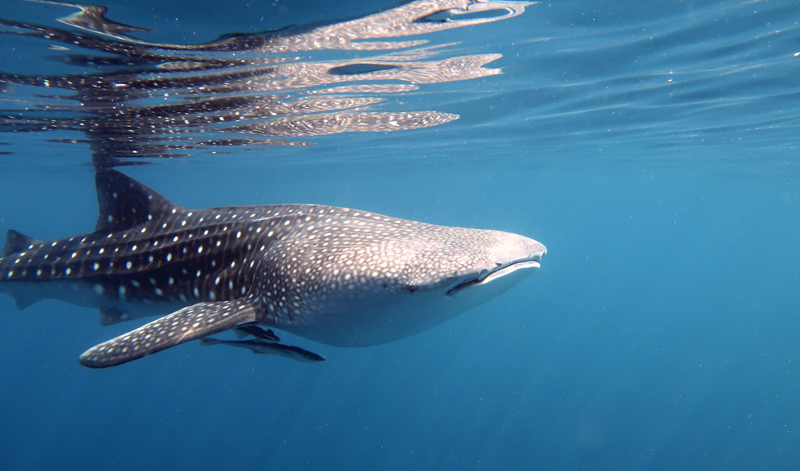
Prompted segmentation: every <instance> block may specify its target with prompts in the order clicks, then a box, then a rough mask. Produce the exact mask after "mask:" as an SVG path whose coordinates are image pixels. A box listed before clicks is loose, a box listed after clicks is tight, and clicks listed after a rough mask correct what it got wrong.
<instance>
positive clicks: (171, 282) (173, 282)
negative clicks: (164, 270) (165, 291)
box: [167, 277, 175, 285]
mask: <svg viewBox="0 0 800 471" xmlns="http://www.w3.org/2000/svg"><path fill="white" fill-rule="evenodd" d="M167 283H169V284H170V285H173V284H175V279H174V278H172V277H169V280H167Z"/></svg>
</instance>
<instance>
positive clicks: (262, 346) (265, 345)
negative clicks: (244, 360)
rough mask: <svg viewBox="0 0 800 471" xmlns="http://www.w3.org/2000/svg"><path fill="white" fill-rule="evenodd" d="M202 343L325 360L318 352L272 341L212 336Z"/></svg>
mask: <svg viewBox="0 0 800 471" xmlns="http://www.w3.org/2000/svg"><path fill="white" fill-rule="evenodd" d="M200 345H228V346H229V347H239V348H247V349H249V350H251V351H252V352H253V353H256V354H261V355H277V356H281V357H285V358H289V359H291V360H295V361H303V362H315V361H325V359H324V358H322V357H321V356H319V355H317V354H316V353H312V352H309V351H308V350H304V349H302V348H300V347H295V346H292V345H282V344H280V343H270V342H265V341H263V340H219V339H214V338H211V337H204V338H201V339H200Z"/></svg>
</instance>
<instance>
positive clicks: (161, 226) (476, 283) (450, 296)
mask: <svg viewBox="0 0 800 471" xmlns="http://www.w3.org/2000/svg"><path fill="white" fill-rule="evenodd" d="M96 185H97V195H98V201H99V206H100V216H99V219H98V222H97V227H96V231H95V232H92V233H88V234H83V235H79V236H75V237H70V238H66V239H59V240H54V241H47V242H42V241H38V240H35V239H32V238H29V237H27V236H24V235H22V234H20V233H18V232H15V231H9V234H8V242H7V246H6V248H5V250H4V251H3V256H2V258H0V291H3V292H6V293H9V294H10V295H11V296H12V297H13V298H14V300H15V302H16V304H17V306H18V307H20V308H24V307H25V306H27V305H29V304H31V303H33V302H36V301H37V300H39V299H42V298H53V299H61V300H65V301H68V302H71V303H74V304H77V305H80V306H85V307H97V308H99V309H100V313H101V322H102V323H104V324H111V323H116V322H121V321H124V320H127V319H132V318H137V317H143V316H148V315H157V314H164V313H167V312H170V311H172V310H175V309H177V311H175V312H173V313H172V314H169V315H166V316H164V317H161V318H159V319H157V320H155V321H153V322H150V323H149V324H146V325H144V326H142V327H140V328H138V329H136V330H133V331H131V332H129V333H127V334H124V335H122V336H119V337H117V338H115V339H112V340H109V341H107V342H105V343H102V344H100V345H98V346H96V347H94V348H92V349H90V350H88V351H87V352H85V353H84V354H83V355H82V356H81V358H80V361H81V363H82V364H83V365H85V366H89V367H93V368H102V367H107V366H114V365H118V364H121V363H125V362H128V361H131V360H135V359H137V358H141V357H144V356H146V355H149V354H152V353H155V352H158V351H161V350H164V349H166V348H169V347H172V346H175V345H178V344H181V343H184V342H188V341H190V340H194V339H198V338H201V337H205V336H208V335H212V334H216V333H218V332H222V331H226V330H230V329H235V328H241V327H244V328H245V329H247V327H248V326H253V325H255V324H260V325H263V326H267V327H272V328H277V329H281V330H285V331H287V332H290V333H293V334H296V335H299V336H301V337H305V338H308V339H311V340H314V341H317V342H320V343H324V344H328V345H335V346H346V347H360V346H369V345H377V344H381V343H386V342H391V341H393V340H397V339H401V338H404V337H408V336H411V335H414V334H417V333H420V332H423V331H426V330H428V329H430V328H432V327H434V326H436V325H438V324H441V323H442V322H444V321H446V320H448V319H450V318H452V317H454V316H456V315H458V314H460V313H462V312H464V311H466V310H468V309H470V308H473V307H475V306H477V305H479V304H481V303H483V302H485V301H488V300H489V299H491V298H493V297H495V296H498V295H499V294H502V293H503V292H505V291H506V290H508V289H509V288H511V287H512V286H513V285H515V284H517V283H518V282H520V281H521V280H522V279H524V278H525V277H526V276H528V275H530V274H531V273H533V272H534V271H535V269H536V268H538V267H539V261H540V260H541V258H542V256H543V255H544V254H545V253H546V250H545V247H544V246H543V245H542V244H540V243H539V242H536V241H535V240H532V239H528V238H526V237H523V236H519V235H516V234H510V233H506V232H499V231H488V230H476V229H463V228H456V227H444V226H435V225H431V224H424V223H419V222H414V221H408V220H403V219H397V218H391V217H387V216H382V215H379V214H374V213H370V212H365V211H359V210H354V209H346V208H335V207H330V206H319V205H269V206H229V207H220V208H209V209H200V210H195V209H188V208H183V207H181V206H177V205H175V204H173V203H171V202H170V201H168V200H167V199H165V198H164V197H163V196H161V195H159V194H158V193H156V192H154V191H153V190H151V189H149V188H147V187H145V186H144V185H142V184H140V183H138V182H137V181H135V180H133V179H131V178H129V177H127V176H125V175H123V174H122V173H119V172H117V171H114V170H101V171H99V172H98V173H97V176H96ZM186 306H188V307H186ZM259 330H260V331H261V332H260V334H261V335H259V332H258V331H256V332H255V333H254V332H253V331H250V332H248V333H250V334H253V335H256V336H260V337H262V338H264V336H266V335H267V334H271V332H268V331H263V330H261V329H259ZM272 336H274V334H272Z"/></svg>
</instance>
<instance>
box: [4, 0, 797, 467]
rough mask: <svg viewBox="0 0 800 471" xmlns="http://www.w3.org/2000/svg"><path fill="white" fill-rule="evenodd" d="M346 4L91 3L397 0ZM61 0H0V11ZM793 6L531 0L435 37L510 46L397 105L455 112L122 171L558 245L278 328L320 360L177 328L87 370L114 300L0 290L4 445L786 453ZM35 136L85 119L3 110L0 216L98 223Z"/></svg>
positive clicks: (41, 230) (160, 181)
mask: <svg viewBox="0 0 800 471" xmlns="http://www.w3.org/2000/svg"><path fill="white" fill-rule="evenodd" d="M340 3H342V2H333V1H330V2H308V1H306V2H282V1H281V2H279V4H278V3H269V2H263V3H259V2H249V3H248V2H236V1H234V2H225V3H224V4H220V3H215V2H210V1H204V2H200V6H198V2H177V1H176V2H138V1H137V2H133V1H130V2H110V3H108V4H107V5H108V6H109V7H110V9H109V12H110V13H109V16H110V17H114V18H115V19H116V20H118V21H123V22H125V23H128V24H134V25H138V26H143V27H151V28H155V29H157V31H154V32H153V33H150V34H151V35H150V36H147V37H148V39H150V40H159V41H172V42H184V43H198V42H203V41H210V40H212V39H214V38H215V37H217V36H219V35H221V34H225V33H231V32H243V31H260V30H264V29H271V28H278V27H282V26H286V25H289V24H308V23H313V22H325V21H331V20H334V19H336V20H338V19H342V18H350V17H357V16H362V15H364V14H368V13H371V12H374V11H377V10H378V9H379V8H381V7H390V6H394V5H395V4H394V3H388V4H386V5H382V4H380V2H348V3H347V6H346V7H343V6H342V5H340ZM281 8H283V10H285V11H283V13H281ZM71 11H72V10H69V9H67V8H63V7H56V6H47V5H41V4H33V3H25V2H15V1H7V2H4V3H3V6H2V7H0V13H2V14H1V15H0V16H2V17H3V18H15V19H18V20H22V19H26V20H27V21H34V20H35V21H36V22H38V23H42V24H51V25H56V23H55V21H54V18H57V17H60V16H63V15H66V14H69V13H70V12H71ZM112 13H113V15H112ZM260 16H263V17H265V18H266V19H264V20H262V21H257V20H258V18H259V17H260ZM173 18H174V19H175V20H173ZM798 22H800V4H798V3H796V2H791V1H783V2H780V1H778V2H776V1H762V2H737V1H715V2H704V1H696V2H686V1H683V2H681V1H659V2H633V1H622V2H604V1H601V0H593V1H587V2H577V1H564V2H550V3H540V4H538V5H534V6H529V7H528V8H527V10H526V12H525V13H524V14H523V15H521V16H519V17H516V18H511V19H508V20H504V21H499V22H496V23H489V24H485V25H480V26H475V27H470V28H463V29H458V30H450V31H446V32H442V33H437V34H432V35H430V37H428V38H426V39H428V40H430V41H431V43H432V44H448V43H453V42H458V43H459V44H457V45H455V46H452V47H454V48H455V50H457V51H461V52H462V53H470V54H477V53H480V54H490V53H499V54H502V55H503V57H502V58H500V59H498V60H497V61H496V62H494V63H492V64H491V65H490V66H491V67H497V68H502V70H503V74H502V75H494V76H489V77H484V78H480V79H476V80H468V81H459V82H451V83H444V84H428V85H424V86H420V90H419V91H418V92H417V93H412V94H409V95H407V96H403V97H402V99H401V100H398V102H392V103H389V104H387V107H389V108H391V107H395V108H396V109H404V108H405V107H408V108H409V109H435V110H437V111H440V112H447V113H456V114H459V115H460V117H461V118H460V119H459V120H457V121H454V122H451V123H448V124H444V125H441V126H436V127H432V128H427V129H419V130H411V131H404V132H397V133H345V134H339V135H332V136H324V137H317V138H313V139H306V140H309V141H313V142H314V143H315V144H316V145H314V146H311V147H298V148H295V147H275V148H270V149H268V150H266V151H263V152H242V151H234V152H232V153H230V154H225V153H216V154H214V153H211V152H201V153H197V154H196V155H193V156H191V157H187V158H175V159H164V160H158V161H154V162H152V164H151V165H142V166H132V167H124V168H122V171H124V172H125V173H126V174H128V175H131V176H132V177H134V178H136V179H137V180H139V181H141V182H143V183H144V184H146V185H148V186H150V187H151V188H153V189H155V190H156V191H159V192H160V193H162V194H163V195H165V196H166V197H168V198H169V199H171V200H172V201H174V202H176V203H178V204H181V205H184V206H187V207H198V208H199V207H207V206H220V205H232V204H272V203H320V204H327V205H334V206H345V207H352V208H359V209H365V210H369V211H373V212H378V213H382V214H387V215H391V216H396V217H402V218H407V219H414V220H419V221H423V222H429V223H434V224H442V225H456V226H464V227H476V228H491V229H498V230H505V231H510V232H516V233H520V234H524V235H526V236H529V237H532V238H535V239H536V240H539V241H541V242H542V243H544V244H545V245H546V246H547V249H548V253H547V256H546V257H545V258H544V259H543V262H542V266H541V268H540V269H539V270H538V271H537V272H536V273H535V274H534V275H533V276H532V277H531V278H529V279H528V280H526V281H524V282H523V283H522V284H520V285H519V286H517V287H516V288H514V289H513V290H512V291H510V292H509V293H507V294H505V295H503V296H501V297H499V298H497V299H495V300H493V301H491V302H490V303H487V304H485V305H483V306H480V307H478V308H476V309H474V310H472V311H470V312H468V313H466V314H463V315H461V316H459V317H457V318H455V319H454V320H452V321H449V322H447V323H446V324H444V325H441V326H439V327H437V328H435V329H433V330H430V331H428V332H425V333H423V334H420V335H417V336H414V337H411V338H408V339H405V340H402V341H397V342H394V343H390V344H386V345H382V346H377V347H370V348H361V349H346V348H335V347H329V346H325V345H319V344H315V343H313V342H311V341H308V340H305V339H301V338H297V337H292V336H291V335H289V334H285V333H281V337H282V340H284V341H285V342H286V343H289V344H294V345H299V346H301V347H304V348H307V349H309V350H312V351H314V352H315V353H319V354H321V355H322V356H324V357H325V358H326V360H327V361H326V362H324V363H319V364H303V363H296V362H292V361H289V360H286V359H283V358H278V357H270V356H267V357H264V356H255V355H252V354H250V353H249V352H247V351H244V350H239V349H222V348H220V349H215V348H199V346H198V343H197V342H193V343H189V344H186V345H182V346H180V347H177V348H173V349H170V350H167V351H164V352H162V353H159V354H158V355H153V356H151V357H148V358H145V359H142V360H140V361H136V362H132V363H130V364H126V365H123V366H120V367H115V368H111V369H106V370H90V369H87V368H84V367H82V366H80V365H79V364H78V362H77V358H78V356H79V355H80V353H82V352H83V351H84V350H86V349H87V348H89V347H91V346H93V345H95V344H97V343H100V342H102V341H105V340H107V339H109V338H111V337H113V336H116V335H119V334H121V333H124V332H126V331H128V330H130V329H131V328H132V326H131V325H130V324H131V323H125V324H118V325H114V326H109V327H100V326H99V325H98V324H97V314H96V311H95V310H89V309H82V308H78V307H75V306H71V305H68V304H65V303H61V302H57V301H50V300H44V301H41V302H39V303H37V304H34V305H33V306H30V307H29V308H27V309H26V310H24V311H17V310H16V309H15V307H14V304H13V302H12V300H11V298H10V297H8V296H5V295H3V296H0V314H2V315H0V329H1V331H2V334H3V335H2V338H3V342H2V343H1V344H0V355H1V358H2V361H0V377H2V382H1V383H0V420H2V424H3V426H2V427H0V466H2V468H3V469H33V470H35V469H63V470H69V469H81V470H83V469H98V468H100V467H104V468H113V469H119V470H128V469H130V470H134V469H175V470H182V469H193V470H198V469H289V470H291V469H385V470H400V469H403V470H410V469H415V470H429V469H453V470H456V469H457V470H462V469H476V470H484V469H539V470H578V469H608V470H612V469H613V470H624V469H646V470H666V469H670V470H672V469H686V470H691V469H703V470H754V469H770V470H777V469H781V470H784V469H785V470H790V469H798V466H800V436H798V433H800V395H799V394H798V391H800V376H799V375H798V374H799V372H798V367H797V364H798V362H800V344H798V341H797V339H798V334H800V316H799V312H798V311H800V280H798V263H799V262H800V194H798V187H799V186H800V160H798V145H800V142H798V141H799V140H800V139H798V137H799V136H800V132H798V131H800V126H798V125H799V124H800V82H798V77H800V57H798V56H799V55H800V23H798ZM0 53H2V57H3V59H2V61H0V64H2V65H0V68H1V69H3V70H4V71H13V72H14V73H22V71H24V72H25V73H28V74H36V73H44V71H47V70H48V69H50V70H49V72H48V73H52V72H53V70H52V68H53V67H64V68H65V73H67V72H66V69H67V68H68V66H66V65H64V64H55V65H54V64H53V63H51V62H48V54H50V53H51V52H47V50H46V48H45V47H43V46H42V44H39V43H34V42H32V41H27V40H26V38H18V37H11V36H5V37H2V38H0ZM309 54H311V53H309ZM311 55H313V54H311ZM76 70H77V68H75V70H71V71H70V72H71V73H75V71H76ZM0 91H2V90H0ZM2 92H3V93H0V95H2V94H5V95H6V97H5V98H3V100H5V101H9V100H13V99H14V98H13V97H14V96H16V95H14V93H16V92H14V91H13V90H5V91H2ZM54 137H58V138H74V139H78V138H80V137H81V135H80V134H78V133H74V132H67V131H64V132H54V133H50V134H48V135H44V134H36V133H20V134H14V133H6V134H4V135H2V136H0V141H3V142H4V143H6V145H3V146H2V147H3V148H2V149H0V150H2V151H5V152H7V154H6V155H0V230H3V231H5V230H7V229H11V228H13V229H16V230H19V231H21V232H23V233H25V234H30V235H31V236H34V237H36V238H38V239H44V240H46V239H53V238H59V237H65V236H69V235H74V234H79V233H85V232H89V231H91V230H92V228H93V227H94V223H95V219H96V217H97V216H96V200H95V190H94V184H93V175H94V170H93V168H92V166H91V160H90V159H89V157H88V155H89V151H88V149H87V147H86V146H84V145H82V144H80V143H78V144H65V143H63V142H51V141H48V140H46V139H45V138H47V139H53V138H54ZM140 322H143V321H140Z"/></svg>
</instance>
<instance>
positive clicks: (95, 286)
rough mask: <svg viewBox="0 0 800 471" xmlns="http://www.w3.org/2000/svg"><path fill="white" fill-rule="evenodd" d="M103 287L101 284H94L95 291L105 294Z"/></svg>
mask: <svg viewBox="0 0 800 471" xmlns="http://www.w3.org/2000/svg"><path fill="white" fill-rule="evenodd" d="M103 291H104V290H103V287H102V286H101V285H94V292H95V293H97V294H103Z"/></svg>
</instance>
